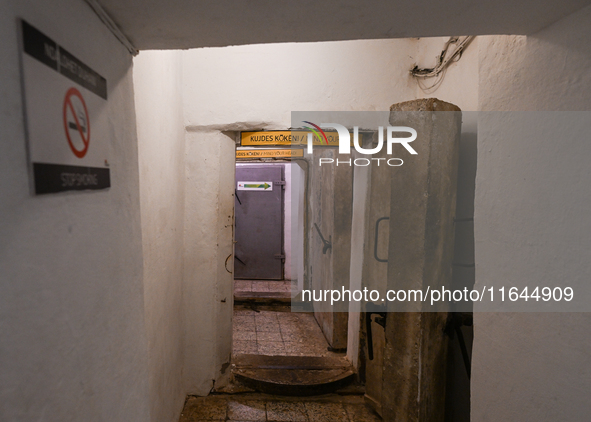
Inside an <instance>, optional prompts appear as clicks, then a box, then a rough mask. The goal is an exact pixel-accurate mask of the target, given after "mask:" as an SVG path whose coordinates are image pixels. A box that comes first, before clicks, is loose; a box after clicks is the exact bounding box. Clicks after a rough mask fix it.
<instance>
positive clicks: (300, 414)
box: [267, 401, 308, 422]
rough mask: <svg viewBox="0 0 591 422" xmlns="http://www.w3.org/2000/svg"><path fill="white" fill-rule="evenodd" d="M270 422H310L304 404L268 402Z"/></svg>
mask: <svg viewBox="0 0 591 422" xmlns="http://www.w3.org/2000/svg"><path fill="white" fill-rule="evenodd" d="M267 420H268V421H269V422H308V418H307V416H306V408H305V407H304V404H303V403H290V402H279V401H270V402H267Z"/></svg>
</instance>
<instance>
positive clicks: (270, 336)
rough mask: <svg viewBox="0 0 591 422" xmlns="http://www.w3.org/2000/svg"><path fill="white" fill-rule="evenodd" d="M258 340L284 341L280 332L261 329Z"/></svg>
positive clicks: (257, 334) (257, 336) (257, 335)
mask: <svg viewBox="0 0 591 422" xmlns="http://www.w3.org/2000/svg"><path fill="white" fill-rule="evenodd" d="M256 340H257V341H258V342H261V341H283V338H282V337H281V333H280V332H271V331H259V332H257V333H256Z"/></svg>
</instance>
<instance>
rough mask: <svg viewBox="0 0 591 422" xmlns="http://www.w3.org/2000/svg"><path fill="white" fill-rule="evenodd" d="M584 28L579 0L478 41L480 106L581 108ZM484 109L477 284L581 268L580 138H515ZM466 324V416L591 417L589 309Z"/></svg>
mask: <svg viewBox="0 0 591 422" xmlns="http://www.w3.org/2000/svg"><path fill="white" fill-rule="evenodd" d="M590 37H591V8H589V7H588V8H586V9H583V10H581V11H579V12H577V13H575V14H573V15H571V16H569V17H567V18H565V19H563V20H561V21H559V22H557V23H555V24H554V25H552V26H550V27H548V28H546V29H545V30H543V31H541V32H539V33H537V34H534V35H532V36H530V37H527V38H525V37H510V36H495V37H485V38H483V40H482V41H481V42H482V43H481V44H480V54H481V63H480V105H481V107H482V109H483V110H590V109H591V72H590V71H589V69H590V68H591V46H590V45H589V42H588V40H589V38H590ZM493 117H494V116H493ZM493 117H490V118H485V119H481V121H479V140H478V142H479V151H478V176H477V184H476V210H475V222H476V262H477V267H476V276H477V281H478V283H479V284H486V282H487V281H489V279H490V278H494V277H498V276H499V274H501V273H500V272H502V275H503V277H506V278H507V279H515V280H517V281H519V282H521V283H523V284H529V285H530V286H535V285H538V284H540V283H544V282H545V281H551V280H552V278H553V277H557V276H558V277H561V278H562V279H565V280H568V279H575V278H577V277H580V276H581V275H582V274H589V271H590V270H591V269H590V268H589V255H588V253H589V250H590V249H591V240H590V238H589V230H588V228H589V227H590V224H591V216H590V214H589V212H588V210H589V204H590V201H591V200H590V198H589V194H588V180H589V178H590V174H589V166H588V158H589V153H590V151H589V147H588V139H585V137H581V138H580V139H563V140H562V141H561V142H565V143H566V144H568V145H569V147H568V148H555V147H554V145H553V144H554V143H555V141H549V140H548V139H547V138H546V137H535V136H534V135H533V134H532V136H531V137H530V138H529V139H528V138H520V139H513V138H512V137H511V134H510V133H508V132H507V131H499V130H498V129H499V128H500V126H499V123H503V122H499V120H498V119H495V118H493ZM508 124H510V121H509V122H508ZM503 134H505V135H507V136H502V135H503ZM550 151H551V152H550ZM537 176H539V177H537ZM514 181H519V183H518V184H515V183H514ZM541 191H544V192H547V194H546V195H545V196H544V200H543V205H542V204H541V203H540V202H539V201H538V200H536V199H535V198H536V195H537V192H541ZM565 213H566V215H569V218H568V219H563V218H562V217H563V216H564V215H565ZM512 239H517V240H515V241H513V240H512ZM575 246H576V247H575ZM547 258H551V259H550V261H549V260H548V259H547ZM474 326H475V341H474V355H473V356H474V360H473V372H472V397H473V401H472V420H473V421H478V422H479V421H498V420H520V421H536V422H537V421H556V420H563V421H586V420H588V419H589V415H590V414H591V403H590V402H589V391H590V390H591V374H590V367H591V358H590V354H589V338H591V316H590V314H588V313H587V314H584V313H575V314H568V313H566V314H475V322H474Z"/></svg>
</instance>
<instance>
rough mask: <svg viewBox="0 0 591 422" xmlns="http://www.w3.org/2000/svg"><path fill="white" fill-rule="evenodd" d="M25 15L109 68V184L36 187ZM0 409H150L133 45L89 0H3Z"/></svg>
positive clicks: (102, 416)
mask: <svg viewBox="0 0 591 422" xmlns="http://www.w3.org/2000/svg"><path fill="white" fill-rule="evenodd" d="M17 17H23V18H25V19H27V20H28V21H29V22H30V23H31V24H33V25H34V26H36V27H37V28H39V29H40V30H41V31H43V32H45V33H47V34H48V35H49V36H50V37H52V38H53V39H55V40H56V41H57V42H59V43H61V44H63V45H65V46H67V48H68V50H69V51H71V52H72V53H73V54H75V55H76V56H77V57H79V58H80V59H81V60H82V61H84V62H85V63H87V64H88V65H89V66H91V67H92V68H94V69H96V70H97V71H98V72H99V73H100V74H102V75H103V76H104V77H106V79H107V81H108V82H107V83H108V96H109V100H108V103H107V104H108V105H107V110H106V112H107V113H108V124H109V138H110V148H109V154H110V161H111V182H112V187H111V188H110V189H108V190H104V191H100V192H92V193H90V192H76V193H66V194H52V195H43V196H32V195H30V193H29V177H28V174H27V155H26V150H25V145H26V143H25V130H24V122H23V112H22V97H21V81H20V74H19V56H18V54H19V50H18V47H17V46H18V41H17ZM0 34H1V37H0V53H1V55H2V57H3V59H2V60H1V61H0V92H1V97H2V101H1V102H0V140H1V143H0V149H1V151H0V172H1V177H0V198H2V199H1V200H0V215H1V216H2V218H1V219H0V275H1V276H0V289H1V291H0V338H1V339H2V340H1V341H0V368H2V369H1V371H0V420H3V421H33V420H44V421H60V422H62V421H121V422H123V421H125V422H127V421H138V422H143V421H147V420H149V419H150V416H149V405H148V370H147V369H148V365H147V363H148V361H147V346H146V336H145V328H144V304H143V287H142V244H141V228H140V200H139V185H138V165H137V141H136V131H135V114H134V104H133V88H132V76H131V67H132V60H131V56H130V55H129V53H128V52H127V50H126V49H125V48H124V47H123V46H122V45H121V44H120V43H119V42H118V41H117V40H116V39H115V37H113V35H112V34H111V33H110V32H109V31H108V30H107V29H106V28H105V27H104V25H103V24H102V23H101V22H100V21H99V19H98V18H97V17H96V16H95V15H94V13H93V12H92V11H91V9H90V8H89V7H88V6H87V5H86V4H85V3H84V2H82V1H75V0H59V1H54V2H51V4H50V3H48V2H44V1H33V0H19V1H8V0H2V1H0Z"/></svg>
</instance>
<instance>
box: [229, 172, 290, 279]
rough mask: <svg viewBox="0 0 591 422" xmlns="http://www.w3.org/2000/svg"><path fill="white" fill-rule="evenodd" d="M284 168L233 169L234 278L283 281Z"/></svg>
mask: <svg viewBox="0 0 591 422" xmlns="http://www.w3.org/2000/svg"><path fill="white" fill-rule="evenodd" d="M283 179H284V177H283V166H238V167H236V198H235V210H236V211H235V240H236V245H235V249H234V278H237V279H247V280H282V279H283V260H284V255H283V185H284V183H285V182H284V180H283Z"/></svg>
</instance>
